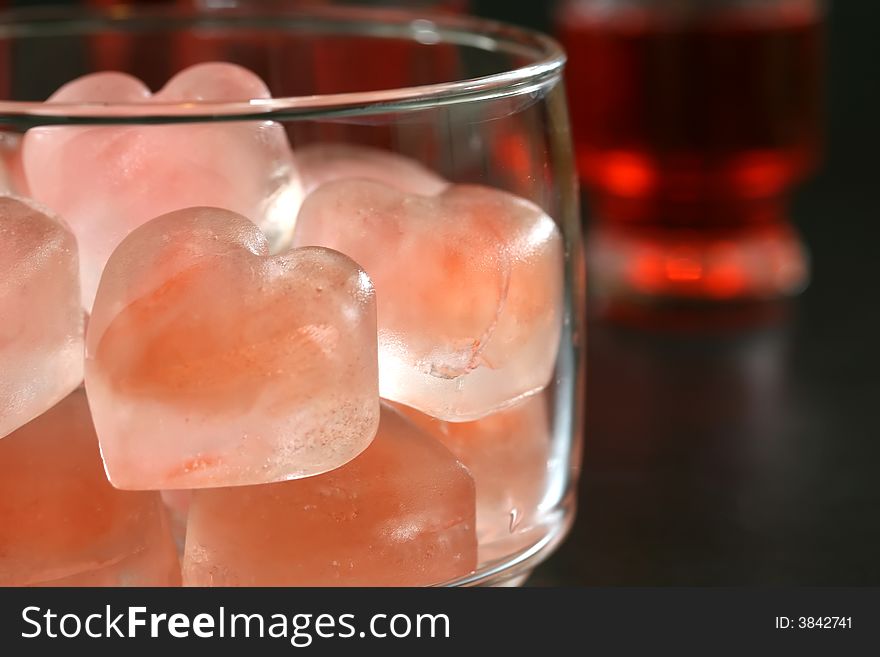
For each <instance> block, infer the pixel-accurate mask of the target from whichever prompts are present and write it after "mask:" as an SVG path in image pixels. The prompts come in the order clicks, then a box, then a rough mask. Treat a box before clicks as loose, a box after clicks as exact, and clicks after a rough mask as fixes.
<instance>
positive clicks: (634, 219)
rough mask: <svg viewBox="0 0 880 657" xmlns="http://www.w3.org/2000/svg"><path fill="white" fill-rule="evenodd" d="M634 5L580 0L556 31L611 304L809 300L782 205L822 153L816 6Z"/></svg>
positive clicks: (791, 1) (603, 290)
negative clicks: (804, 295) (804, 294)
mask: <svg viewBox="0 0 880 657" xmlns="http://www.w3.org/2000/svg"><path fill="white" fill-rule="evenodd" d="M635 4H636V6H633V5H634V3H632V2H624V1H621V2H619V3H613V2H601V3H600V2H594V1H592V0H582V1H581V2H570V3H568V4H566V5H564V7H563V10H562V11H561V12H560V14H559V21H558V25H559V31H560V36H561V39H562V41H563V45H564V46H565V47H566V50H567V51H568V56H569V60H568V68H567V73H566V77H567V91H568V95H569V100H570V107H571V115H572V124H573V132H574V140H575V148H576V153H577V162H578V169H579V173H580V177H581V180H582V182H583V184H584V186H585V188H586V189H587V191H588V193H589V200H590V202H591V206H592V210H593V215H594V216H595V218H596V219H597V220H598V221H597V222H596V223H595V224H594V226H593V228H592V230H591V234H592V239H591V240H590V242H589V245H588V246H589V248H590V252H589V254H588V258H589V259H590V266H591V273H592V277H593V281H594V284H595V285H596V286H597V288H599V289H600V295H602V294H604V295H605V296H606V297H609V298H610V299H611V303H612V304H615V303H618V302H621V301H623V302H627V300H636V301H639V302H640V303H641V302H642V301H644V300H651V301H652V302H653V301H655V300H658V299H675V300H685V301H688V302H691V301H697V302H703V301H719V300H724V301H728V300H746V301H752V300H767V299H774V298H778V297H783V296H787V295H790V294H795V293H797V292H798V291H800V290H801V289H803V287H804V285H805V284H806V280H807V262H806V256H805V254H804V251H803V248H802V245H801V243H800V240H799V238H798V237H797V234H796V233H795V232H794V231H793V230H792V228H791V227H790V225H789V224H788V222H787V220H786V215H785V202H786V195H787V192H788V190H789V189H790V188H791V187H792V185H794V184H795V183H797V182H799V181H800V180H801V179H803V178H804V177H805V176H806V175H807V174H808V173H809V172H810V171H811V169H812V168H813V167H814V166H815V164H816V161H817V159H818V155H819V148H820V125H821V112H822V103H821V98H822V94H821V91H822V90H821V78H822V60H823V53H822V29H821V26H822V15H821V12H820V9H819V8H818V4H819V3H818V2H817V1H816V0H777V1H772V2H770V1H768V2H764V3H749V4H751V6H744V5H746V3H734V2H729V3H726V4H725V3H717V2H716V3H712V4H709V3H705V4H701V3H689V4H688V3H684V4H682V3H679V4H678V6H679V7H682V6H684V7H685V8H684V10H681V9H679V10H678V11H677V12H676V11H675V6H676V3H666V4H664V3H654V4H651V5H650V6H649V7H644V6H642V7H639V6H638V3H635ZM736 4H739V6H735V5H736Z"/></svg>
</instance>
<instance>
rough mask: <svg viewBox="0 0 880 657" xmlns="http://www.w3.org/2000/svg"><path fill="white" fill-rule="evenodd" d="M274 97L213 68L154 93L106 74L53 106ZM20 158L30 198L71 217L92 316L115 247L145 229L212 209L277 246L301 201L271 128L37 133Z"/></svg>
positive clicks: (68, 91)
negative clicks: (165, 218) (251, 226)
mask: <svg viewBox="0 0 880 657" xmlns="http://www.w3.org/2000/svg"><path fill="white" fill-rule="evenodd" d="M268 97H269V90H268V89H267V88H266V86H265V85H264V84H263V82H262V81H261V80H260V79H259V78H258V77H257V76H255V75H254V74H253V73H251V72H249V71H247V70H246V69H243V68H241V67H238V66H235V65H234V64H225V63H207V64H199V65H197V66H193V67H190V68H188V69H185V70H184V71H181V72H180V73H178V74H177V75H176V76H175V77H173V78H172V79H171V80H169V82H168V83H167V84H166V85H165V87H164V88H163V89H162V90H161V91H159V92H158V93H156V94H155V95H151V94H150V91H149V89H147V87H146V86H145V85H144V84H143V83H142V82H141V81H140V80H137V79H136V78H133V77H131V76H128V75H125V74H122V73H111V72H106V73H94V74H91V75H87V76H84V77H82V78H78V79H76V80H74V81H72V82H69V83H68V84H66V85H64V86H63V87H61V88H60V89H59V90H58V91H57V92H55V94H54V95H53V96H52V97H51V98H50V99H49V100H48V101H47V102H49V103H74V102H75V103H82V102H94V103H101V102H104V103H108V102H112V103H132V104H137V103H158V102H161V103H190V102H205V101H212V102H222V101H236V100H239V101H241V100H248V99H252V98H253V99H260V98H268ZM96 111H98V110H96ZM133 120H134V119H133ZM23 160H24V171H25V175H26V178H27V183H28V185H29V187H30V191H31V195H32V196H33V198H35V199H37V200H38V201H40V202H42V203H44V204H46V205H47V206H49V207H50V208H52V209H53V210H55V211H56V212H58V213H59V214H60V215H61V216H62V217H64V219H65V220H66V221H67V222H68V223H69V224H70V226H71V228H72V229H73V231H74V233H75V234H76V236H77V239H78V241H79V244H80V254H81V269H82V282H83V284H82V288H83V289H82V293H83V305H84V306H85V308H86V309H90V308H91V306H92V302H93V300H94V296H95V290H96V289H97V286H98V280H99V279H100V277H101V270H102V269H103V267H104V265H105V263H106V262H107V259H108V258H109V257H110V254H111V253H112V252H113V249H114V248H116V246H117V245H118V244H119V243H120V241H122V239H123V238H124V237H125V236H126V235H127V234H128V233H129V232H131V231H132V230H133V229H134V228H137V227H138V226H140V225H141V224H142V223H144V222H145V221H147V220H149V219H151V218H153V217H156V216H159V215H161V214H165V213H167V212H171V211H173V210H179V209H181V208H186V207H192V206H204V205H210V206H215V207H221V208H225V209H228V210H231V211H234V212H238V213H241V214H243V215H245V216H248V217H251V218H252V219H254V220H255V221H256V222H257V223H258V224H259V225H260V227H261V228H262V229H263V230H264V231H265V232H266V233H267V235H268V236H269V238H270V239H271V240H276V239H278V240H284V241H287V240H288V239H289V236H288V234H287V233H289V231H290V230H292V227H293V220H294V217H292V216H291V214H292V213H295V205H296V203H298V199H299V198H300V192H299V183H298V181H297V180H296V174H295V172H294V170H293V163H292V157H291V154H290V151H289V146H288V143H287V137H286V135H285V133H284V129H283V128H282V127H281V126H280V125H278V124H277V123H273V122H270V121H247V122H219V121H214V122H196V123H187V124H177V125H118V126H77V127H67V126H51V127H38V128H33V129H31V130H29V131H28V133H27V134H26V136H25V139H24V146H23Z"/></svg>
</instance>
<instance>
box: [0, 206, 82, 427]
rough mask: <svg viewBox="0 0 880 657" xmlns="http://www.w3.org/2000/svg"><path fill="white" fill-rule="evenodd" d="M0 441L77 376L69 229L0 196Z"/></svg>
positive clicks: (75, 284) (77, 316) (78, 320)
mask: <svg viewBox="0 0 880 657" xmlns="http://www.w3.org/2000/svg"><path fill="white" fill-rule="evenodd" d="M0 314H2V315H3V322H2V324H0V438H2V437H3V436H5V435H6V434H8V433H9V432H10V431H13V430H14V429H17V428H18V427H20V426H21V425H23V424H25V423H26V422H28V421H30V420H32V419H33V418H34V417H36V416H37V415H39V414H40V413H42V412H43V411H45V410H47V409H48V408H50V407H51V406H53V405H54V404H55V403H57V402H58V401H60V400H61V399H62V398H64V397H65V396H66V395H67V394H68V393H69V392H70V391H71V390H73V389H74V388H76V387H77V386H78V385H79V384H80V383H81V382H82V377H83V363H82V360H83V313H82V308H81V307H80V303H79V272H78V266H77V253H76V240H75V239H74V237H73V234H72V233H71V232H70V231H69V230H68V229H67V228H66V227H65V226H64V225H63V224H62V223H61V222H60V221H59V220H58V219H56V218H54V217H52V216H51V215H49V214H47V212H46V211H45V210H44V209H41V208H38V207H36V206H35V205H34V204H33V203H31V202H29V201H24V200H21V199H16V198H12V197H0Z"/></svg>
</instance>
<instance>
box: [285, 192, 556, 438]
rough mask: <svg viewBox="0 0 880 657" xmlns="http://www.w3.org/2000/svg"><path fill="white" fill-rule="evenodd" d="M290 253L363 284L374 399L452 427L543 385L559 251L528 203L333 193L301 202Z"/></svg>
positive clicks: (494, 195) (499, 196) (475, 195)
mask: <svg viewBox="0 0 880 657" xmlns="http://www.w3.org/2000/svg"><path fill="white" fill-rule="evenodd" d="M294 244H295V245H297V246H305V245H319V246H326V247H329V248H332V249H336V250H338V251H341V252H342V253H345V254H346V255H348V256H350V257H351V258H353V259H354V260H355V261H356V262H358V263H359V264H360V265H361V266H362V267H363V268H364V269H365V270H366V271H367V273H368V274H369V275H370V277H371V278H372V280H373V283H374V284H375V286H376V295H377V299H378V303H379V308H378V323H379V387H380V392H381V395H382V397H384V398H386V399H390V400H393V401H397V402H401V403H404V404H406V405H408V406H412V407H414V408H417V409H418V410H420V411H422V412H424V413H427V414H429V415H433V416H435V417H438V418H441V419H444V420H449V421H456V422H461V421H467V420H475V419H479V418H481V417H483V416H485V415H488V414H490V413H493V412H496V411H498V410H501V409H503V408H506V407H508V406H511V405H512V404H514V403H516V402H517V401H519V400H521V399H523V398H525V397H527V396H529V395H532V394H535V393H537V392H540V391H541V390H542V389H543V388H544V387H545V386H546V385H547V383H548V382H549V381H550V379H551V377H552V375H553V369H554V365H555V361H556V353H557V349H558V346H559V335H560V329H561V322H562V310H563V308H562V306H563V295H562V281H563V278H562V277H563V269H562V266H563V262H562V240H561V237H560V234H559V231H558V229H557V227H556V224H555V223H554V222H553V220H552V219H550V217H548V216H547V215H546V214H545V213H544V212H543V211H541V209H540V208H538V207H537V206H535V205H534V204H532V203H530V202H528V201H526V200H524V199H521V198H518V197H515V196H513V195H511V194H507V193H505V192H502V191H499V190H495V189H490V188H487V187H478V186H468V185H452V186H450V187H448V188H447V189H446V190H445V191H443V192H442V193H440V194H438V195H436V196H430V197H428V196H420V195H416V194H406V193H403V192H400V191H399V190H396V189H393V188H392V187H389V186H386V185H382V184H380V183H376V182H371V181H366V180H343V181H337V182H330V183H326V184H324V185H322V186H321V187H319V188H318V189H317V190H315V191H314V192H313V193H312V194H310V195H309V196H308V197H307V198H306V200H305V202H304V204H303V207H302V209H301V211H300V214H299V218H298V219H297V226H296V231H295V233H294Z"/></svg>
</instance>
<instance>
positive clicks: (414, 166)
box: [0, 63, 563, 586]
mask: <svg viewBox="0 0 880 657" xmlns="http://www.w3.org/2000/svg"><path fill="white" fill-rule="evenodd" d="M268 97H269V91H268V89H267V87H266V85H265V84H264V83H263V82H262V81H261V80H260V79H259V78H258V77H257V76H255V75H253V74H252V73H251V72H249V71H247V70H245V69H243V68H241V67H238V66H235V65H232V64H226V63H208V64H200V65H197V66H193V67H191V68H188V69H186V70H184V71H181V72H180V73H178V74H177V75H176V76H175V77H174V78H172V79H171V80H170V81H169V82H168V83H167V84H166V85H165V86H164V87H163V88H162V89H161V90H160V91H158V92H156V93H155V94H154V93H152V92H151V91H150V90H149V89H148V88H147V87H146V86H145V85H144V84H143V83H142V82H140V81H139V80H137V79H135V78H132V77H130V76H127V75H123V74H121V73H112V72H107V73H97V74H93V75H89V76H85V77H83V78H79V79H77V80H73V81H71V82H70V83H68V84H66V85H65V86H63V87H62V88H61V89H59V90H58V91H57V92H56V93H55V94H54V95H53V96H52V97H51V98H50V99H49V100H48V101H47V102H50V103H94V104H95V106H96V111H100V107H101V106H102V104H106V103H113V104H122V105H124V106H127V107H129V108H131V111H132V112H133V113H137V112H138V111H139V110H140V109H141V108H140V107H139V106H140V105H141V104H150V103H161V104H168V103H172V104H173V103H187V104H192V103H200V102H225V101H246V100H250V99H265V98H268ZM0 147H2V162H0V165H2V167H0V187H2V189H0V193H3V194H6V195H5V196H0V274H2V278H0V311H2V312H3V314H4V323H3V327H2V328H0V365H2V367H0V585H49V586H52V585H70V586H78V585H83V586H88V585H91V586H176V585H180V584H181V583H183V584H184V585H192V586H237V585H244V586H272V585H280V586H295V585H315V586H340V585H361V586H383V585H387V586H418V585H432V584H438V583H443V582H447V581H451V580H455V579H458V578H461V577H464V576H466V575H468V574H469V573H472V572H473V571H474V570H475V569H476V568H477V567H478V564H480V563H485V562H488V561H491V560H493V559H497V558H500V557H503V556H505V554H506V553H505V551H507V553H509V551H510V550H511V549H519V548H522V547H527V545H528V542H529V537H530V535H529V531H530V530H531V529H533V528H534V526H535V524H536V523H537V522H538V517H537V516H538V510H539V507H540V503H541V499H542V496H543V494H544V491H545V489H546V487H547V486H546V482H547V479H548V476H549V475H548V464H549V462H550V443H551V426H550V420H549V415H548V404H549V403H550V396H551V395H552V387H550V386H551V383H552V379H553V372H554V367H555V361H556V355H557V350H558V346H559V339H560V331H561V323H562V306H563V303H562V301H563V249H562V240H561V236H560V233H559V230H558V228H557V226H556V224H555V222H554V221H553V220H552V219H551V218H550V217H548V216H547V215H546V214H545V213H544V212H543V211H542V210H541V209H540V208H538V207H537V206H535V205H534V204H532V203H530V202H529V201H527V200H525V199H522V198H518V197H516V196H513V195H511V194H509V193H507V192H504V191H502V190H498V189H491V188H488V187H481V186H475V185H463V184H455V183H452V182H449V181H447V180H444V179H443V178H442V177H440V176H439V175H437V174H436V173H434V172H432V171H431V170H429V169H427V168H425V167H424V166H422V165H421V164H419V163H417V162H414V161H411V160H408V159H407V158H404V157H402V156H400V155H397V154H392V153H388V152H385V151H381V150H376V149H370V148H365V147H360V146H350V145H344V144H326V145H322V144H311V145H308V146H305V147H302V148H296V149H291V147H290V145H289V143H288V139H287V135H286V133H285V130H284V128H283V127H282V126H281V125H279V124H277V123H274V122H271V121H255V120H248V121H244V122H211V123H188V124H167V125H166V124H162V123H158V124H151V125H145V124H137V123H135V122H133V123H132V124H131V125H127V124H126V125H100V126H83V125H78V126H49V127H45V126H41V127H35V128H32V129H30V130H29V131H28V132H27V133H26V134H25V135H24V138H23V139H21V140H18V139H15V138H11V137H10V138H8V139H4V141H3V142H2V144H0ZM175 543H176V545H175Z"/></svg>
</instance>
